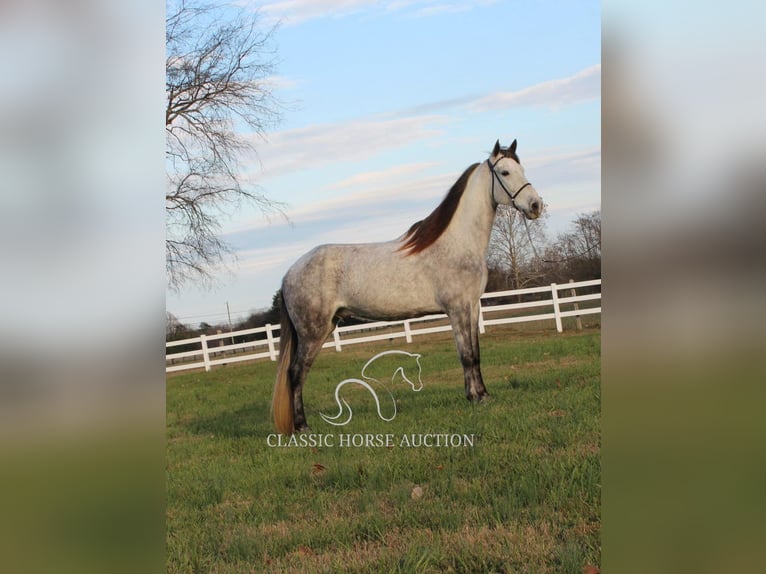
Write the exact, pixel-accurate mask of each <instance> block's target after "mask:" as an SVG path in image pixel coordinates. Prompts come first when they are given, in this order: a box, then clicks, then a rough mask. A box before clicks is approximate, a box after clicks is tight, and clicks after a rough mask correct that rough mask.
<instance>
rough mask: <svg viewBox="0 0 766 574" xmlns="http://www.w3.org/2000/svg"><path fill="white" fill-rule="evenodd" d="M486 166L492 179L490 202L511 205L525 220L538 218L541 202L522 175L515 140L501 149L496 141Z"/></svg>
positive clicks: (541, 210)
mask: <svg viewBox="0 0 766 574" xmlns="http://www.w3.org/2000/svg"><path fill="white" fill-rule="evenodd" d="M487 164H488V165H489V172H490V176H491V178H492V188H491V189H492V191H491V194H492V200H493V201H494V202H495V203H498V204H500V203H502V204H504V205H512V206H513V207H515V208H516V209H518V210H519V211H520V212H521V213H523V214H524V215H525V216H526V217H527V219H537V218H538V217H540V215H541V214H542V212H543V200H542V198H540V196H539V195H537V191H535V188H534V187H532V184H531V183H529V182H528V181H527V178H526V176H525V175H524V168H523V167H521V162H520V161H519V156H518V155H516V140H513V143H512V144H511V145H510V146H509V147H507V148H501V147H500V140H498V141H497V142H496V143H495V149H493V150H492V154H491V155H490V156H489V160H488V162H487Z"/></svg>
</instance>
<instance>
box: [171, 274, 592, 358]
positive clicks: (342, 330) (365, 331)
mask: <svg viewBox="0 0 766 574" xmlns="http://www.w3.org/2000/svg"><path fill="white" fill-rule="evenodd" d="M595 287H599V292H598V293H589V294H586V295H577V294H576V291H575V290H576V289H584V288H595ZM600 287H601V279H593V280H591V281H577V282H574V281H570V282H569V283H563V284H556V283H551V284H550V285H547V286H545V287H531V288H528V289H514V290H511V291H495V292H493V293H485V294H484V295H482V297H481V311H480V313H479V332H480V333H484V332H485V330H486V327H487V326H491V325H504V324H509V323H524V322H528V321H545V320H553V322H554V325H555V326H556V330H557V331H558V332H559V333H561V332H562V331H563V330H564V327H563V323H562V319H563V318H565V317H576V319H577V328H578V329H580V328H582V327H581V323H580V317H581V316H582V315H591V314H597V313H601V305H600V302H601V292H600ZM564 290H569V296H562V295H560V294H559V291H564ZM524 295H536V296H541V295H542V296H544V295H549V298H544V299H539V300H532V301H522V302H519V303H499V304H496V305H493V304H491V301H493V300H497V299H507V298H510V297H519V296H524ZM591 301H598V302H599V303H598V306H597V307H584V308H580V305H579V304H580V303H586V302H591ZM543 307H547V308H550V311H549V312H543V313H539V312H538V313H529V314H527V313H525V314H522V315H519V314H516V312H517V311H519V310H528V309H539V308H543ZM562 307H571V309H562ZM509 312H512V313H514V314H512V315H511V316H508V313H509ZM499 314H504V315H505V316H498V315H499ZM445 319H447V315H443V314H440V315H426V316H425V317H418V318H416V319H407V320H406V321H378V322H375V323H364V324H361V325H347V326H343V327H336V328H335V330H334V331H333V333H332V338H331V339H329V340H328V341H327V342H326V343H325V344H324V345H323V348H335V350H336V351H341V350H342V349H343V347H344V346H346V345H354V344H357V343H368V342H372V341H384V340H390V339H395V338H404V340H405V341H406V342H407V343H412V340H413V337H415V336H419V335H426V334H428V333H440V332H444V331H451V330H452V327H451V326H450V325H449V323H447V324H439V325H434V323H436V322H442V323H443V322H444V320H445ZM421 324H424V326H422V327H418V325H421ZM392 327H400V328H401V330H400V331H393V332H392V331H390V329H391V328H392ZM382 329H386V330H387V331H386V332H384V333H375V332H376V331H380V330H382ZM275 332H279V325H271V324H267V325H266V326H265V327H258V328H255V329H244V330H241V331H233V332H229V333H217V334H215V335H200V336H199V337H193V338H191V339H182V340H179V341H168V342H167V343H166V344H165V350H166V354H165V363H166V366H165V372H166V373H172V372H176V371H185V370H190V369H200V368H204V369H205V370H206V371H209V370H210V369H211V368H212V367H214V366H216V365H224V364H228V363H236V362H240V361H252V360H255V359H270V360H272V361H276V360H277V357H278V356H279V337H278V336H277V335H275ZM370 333H372V334H370ZM260 334H263V337H262V338H259V339H256V340H252V341H245V342H242V343H234V339H235V338H238V337H243V336H253V335H255V336H257V335H260ZM350 334H357V335H358V336H352V337H351V338H343V337H342V336H343V335H350ZM226 339H229V340H230V341H231V343H229V344H227V343H226V342H225V340H226ZM188 345H195V346H199V348H198V349H194V350H191V351H181V352H178V353H167V351H168V350H170V349H171V348H173V347H180V346H188ZM248 350H250V352H248ZM237 351H244V353H242V354H238V353H237ZM190 359H191V360H190ZM194 359H197V360H194ZM177 361H181V362H180V363H179V364H176V362H177Z"/></svg>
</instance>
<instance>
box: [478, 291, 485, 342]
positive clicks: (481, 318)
mask: <svg viewBox="0 0 766 574" xmlns="http://www.w3.org/2000/svg"><path fill="white" fill-rule="evenodd" d="M486 331H487V329H486V327H484V307H482V305H481V299H479V333H480V334H482V335H483V334H484V333H485V332H486Z"/></svg>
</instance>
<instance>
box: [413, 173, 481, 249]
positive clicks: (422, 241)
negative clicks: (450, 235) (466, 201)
mask: <svg viewBox="0 0 766 574" xmlns="http://www.w3.org/2000/svg"><path fill="white" fill-rule="evenodd" d="M478 165H479V164H478V163H474V164H473V165H470V166H468V168H467V169H466V170H465V171H464V172H463V175H461V176H460V177H459V178H458V180H457V181H456V182H455V183H454V184H453V185H452V187H451V188H450V190H449V191H448V192H447V195H446V196H445V198H444V199H443V200H442V202H441V203H440V204H439V206H438V207H437V208H436V209H434V210H433V211H432V212H431V214H430V215H429V216H428V217H426V218H425V219H421V220H420V221H417V222H415V223H413V224H412V227H410V228H409V229H408V230H407V233H406V234H405V235H404V239H403V241H404V245H402V246H401V247H400V248H399V251H404V250H407V251H408V252H407V255H413V254H415V253H419V252H421V251H423V250H424V249H425V248H426V247H428V246H429V245H431V244H432V243H433V242H434V241H436V240H437V239H439V237H441V235H442V233H444V231H445V230H446V229H447V226H448V225H449V223H450V221H452V216H453V215H455V211H457V206H458V203H460V198H461V197H462V196H463V192H464V191H465V187H466V185H467V184H468V178H469V177H471V174H472V173H473V172H474V170H475V169H476V168H477V166H478Z"/></svg>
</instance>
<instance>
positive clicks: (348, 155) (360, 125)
mask: <svg viewBox="0 0 766 574" xmlns="http://www.w3.org/2000/svg"><path fill="white" fill-rule="evenodd" d="M446 121H447V118H446V117H445V116H437V115H427V116H419V117H409V118H394V119H370V118H367V119H359V120H352V121H348V122H339V123H334V124H314V125H309V126H306V127H302V128H296V129H292V130H285V131H280V132H275V133H273V134H271V135H270V136H269V137H268V141H266V142H265V143H260V142H259V157H260V159H261V163H262V164H263V167H264V172H263V174H259V179H261V180H262V179H263V178H268V177H273V176H277V175H283V174H284V173H285V172H290V171H294V170H305V169H307V168H313V167H319V166H323V165H326V164H329V163H335V162H339V161H361V160H365V159H368V158H371V157H374V156H376V155H378V154H379V153H380V152H382V151H386V150H390V149H395V148H399V147H403V146H406V145H410V144H412V143H413V142H416V141H418V140H423V139H427V138H431V137H436V136H439V135H442V133H443V130H442V126H443V125H444V124H445V123H446Z"/></svg>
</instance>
